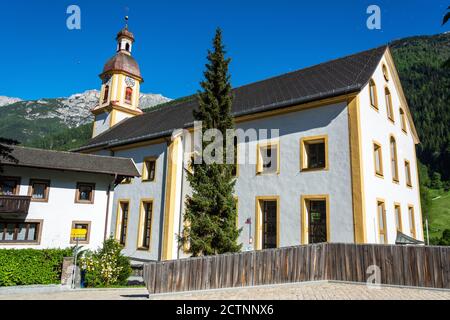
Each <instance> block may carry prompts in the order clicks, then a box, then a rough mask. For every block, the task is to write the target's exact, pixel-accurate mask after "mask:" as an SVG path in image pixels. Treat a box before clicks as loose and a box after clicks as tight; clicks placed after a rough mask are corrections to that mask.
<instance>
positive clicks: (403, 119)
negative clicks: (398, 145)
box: [400, 108, 408, 133]
mask: <svg viewBox="0 0 450 320" xmlns="http://www.w3.org/2000/svg"><path fill="white" fill-rule="evenodd" d="M400 120H401V124H402V130H403V132H405V133H406V132H408V131H407V130H408V129H407V128H408V126H407V121H406V114H405V111H404V110H403V108H400Z"/></svg>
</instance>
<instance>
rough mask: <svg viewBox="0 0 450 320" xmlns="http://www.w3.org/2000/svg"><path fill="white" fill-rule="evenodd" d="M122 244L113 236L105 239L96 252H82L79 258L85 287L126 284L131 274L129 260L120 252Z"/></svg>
mask: <svg viewBox="0 0 450 320" xmlns="http://www.w3.org/2000/svg"><path fill="white" fill-rule="evenodd" d="M121 251H122V246H121V245H120V244H119V242H118V241H117V240H115V239H113V238H110V239H108V240H105V242H104V243H103V247H102V248H99V249H98V250H97V251H96V252H92V251H90V250H88V251H86V252H84V254H83V256H82V257H81V258H80V265H81V268H82V269H83V270H84V283H85V285H86V286H87V287H109V286H116V285H126V284H127V279H128V277H129V276H130V275H131V264H130V260H129V259H128V258H127V257H125V256H123V255H122V254H121Z"/></svg>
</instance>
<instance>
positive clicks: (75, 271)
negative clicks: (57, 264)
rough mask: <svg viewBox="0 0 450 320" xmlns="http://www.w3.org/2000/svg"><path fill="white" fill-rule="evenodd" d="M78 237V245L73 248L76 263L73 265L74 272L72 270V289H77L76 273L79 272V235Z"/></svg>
mask: <svg viewBox="0 0 450 320" xmlns="http://www.w3.org/2000/svg"><path fill="white" fill-rule="evenodd" d="M76 239H77V243H76V245H75V248H74V250H73V254H74V257H73V261H74V262H73V264H74V266H73V272H72V289H75V277H76V274H77V256H78V237H76Z"/></svg>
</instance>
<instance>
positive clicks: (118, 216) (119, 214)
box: [114, 199, 131, 247]
mask: <svg viewBox="0 0 450 320" xmlns="http://www.w3.org/2000/svg"><path fill="white" fill-rule="evenodd" d="M122 203H128V221H127V229H126V237H125V245H124V247H126V246H127V243H128V227H129V225H130V211H131V210H130V209H131V204H130V199H119V200H117V210H116V232H115V234H114V238H115V239H116V240H117V241H120V229H121V227H122V205H121V204H122Z"/></svg>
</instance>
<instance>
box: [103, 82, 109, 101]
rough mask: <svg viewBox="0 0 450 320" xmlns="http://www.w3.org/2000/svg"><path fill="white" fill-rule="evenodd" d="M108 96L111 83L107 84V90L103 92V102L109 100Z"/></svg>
mask: <svg viewBox="0 0 450 320" xmlns="http://www.w3.org/2000/svg"><path fill="white" fill-rule="evenodd" d="M108 96H109V85H106V86H105V91H104V93H103V103H105V102H107V101H108Z"/></svg>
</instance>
